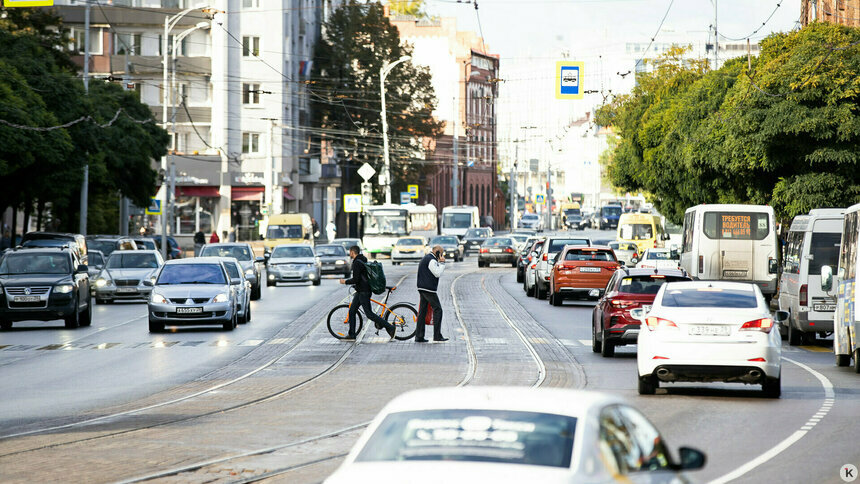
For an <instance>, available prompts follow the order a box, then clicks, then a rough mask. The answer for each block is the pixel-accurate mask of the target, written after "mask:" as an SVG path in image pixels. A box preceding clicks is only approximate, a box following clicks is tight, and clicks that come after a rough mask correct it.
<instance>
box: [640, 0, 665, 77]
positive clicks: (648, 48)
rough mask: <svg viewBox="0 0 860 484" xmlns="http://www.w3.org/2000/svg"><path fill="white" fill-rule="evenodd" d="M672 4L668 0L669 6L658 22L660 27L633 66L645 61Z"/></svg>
mask: <svg viewBox="0 0 860 484" xmlns="http://www.w3.org/2000/svg"><path fill="white" fill-rule="evenodd" d="M674 4H675V0H669V6H668V7H666V13H664V14H663V18H662V19H661V20H660V25H658V26H657V31H656V32H654V35H652V36H651V41H650V42H648V47H645V51H644V52H643V53H642V57H640V58H639V60H637V61H636V63H635V64H633V65H634V66H638V65H639V64H640V63H641V62H642V61H643V60H644V59H645V56H646V55H648V50H650V49H651V46H652V45H654V40H656V39H657V35H659V34H660V29H662V28H663V22H665V21H666V17H668V16H669V11H670V10H672V5H674Z"/></svg>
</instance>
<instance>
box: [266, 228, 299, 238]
mask: <svg viewBox="0 0 860 484" xmlns="http://www.w3.org/2000/svg"><path fill="white" fill-rule="evenodd" d="M302 235H303V234H302V226H301V225H269V226H268V228H266V238H267V239H301V238H302Z"/></svg>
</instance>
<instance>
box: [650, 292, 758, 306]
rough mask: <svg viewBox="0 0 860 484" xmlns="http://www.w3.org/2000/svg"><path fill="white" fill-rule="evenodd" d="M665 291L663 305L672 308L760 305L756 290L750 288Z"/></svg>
mask: <svg viewBox="0 0 860 484" xmlns="http://www.w3.org/2000/svg"><path fill="white" fill-rule="evenodd" d="M667 289H668V290H667V291H665V292H664V293H663V300H662V302H661V304H662V305H663V306H667V307H672V308H739V309H750V308H755V307H757V306H758V300H757V299H756V296H755V292H753V291H751V290H749V289H725V288H719V287H697V288H686V289H669V288H667Z"/></svg>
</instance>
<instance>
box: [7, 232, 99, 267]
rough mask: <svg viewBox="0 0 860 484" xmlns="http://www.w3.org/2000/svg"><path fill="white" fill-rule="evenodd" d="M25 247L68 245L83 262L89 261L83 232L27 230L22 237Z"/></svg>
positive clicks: (22, 243)
mask: <svg viewBox="0 0 860 484" xmlns="http://www.w3.org/2000/svg"><path fill="white" fill-rule="evenodd" d="M21 245H22V246H23V247H67V248H69V249H71V250H72V251H74V252H75V254H76V256H77V258H78V259H79V260H81V261H83V262H82V263H84V264H86V263H87V251H88V248H87V240H86V238H85V237H84V236H83V235H81V234H69V233H62V232H27V233H26V234H24V236H23V237H21Z"/></svg>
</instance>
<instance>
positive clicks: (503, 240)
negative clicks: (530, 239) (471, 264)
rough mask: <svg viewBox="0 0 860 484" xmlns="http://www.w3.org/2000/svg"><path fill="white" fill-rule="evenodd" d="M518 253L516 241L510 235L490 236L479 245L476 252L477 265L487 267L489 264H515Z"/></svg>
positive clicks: (514, 265)
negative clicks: (478, 249)
mask: <svg viewBox="0 0 860 484" xmlns="http://www.w3.org/2000/svg"><path fill="white" fill-rule="evenodd" d="M519 257H520V253H519V251H518V250H517V243H516V241H515V240H514V239H512V238H510V237H490V238H489V239H487V240H486V241H484V243H483V245H481V249H480V252H479V253H478V267H489V266H490V264H510V265H511V267H516V266H517V259H518V258H519Z"/></svg>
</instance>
